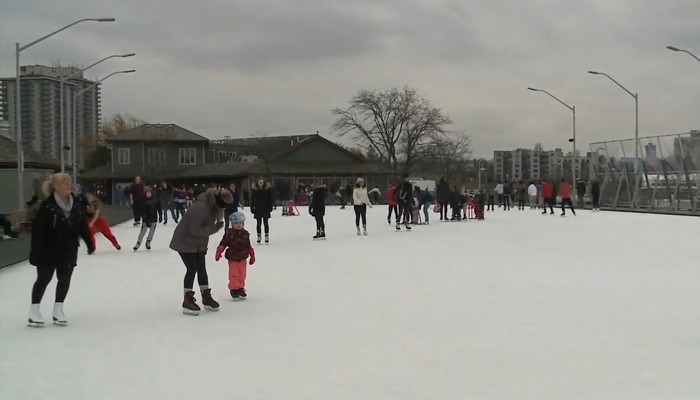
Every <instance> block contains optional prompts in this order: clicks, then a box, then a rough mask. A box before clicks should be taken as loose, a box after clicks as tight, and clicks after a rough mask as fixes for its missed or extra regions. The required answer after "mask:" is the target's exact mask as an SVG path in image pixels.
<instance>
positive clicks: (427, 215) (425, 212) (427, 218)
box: [423, 203, 430, 222]
mask: <svg viewBox="0 0 700 400" xmlns="http://www.w3.org/2000/svg"><path fill="white" fill-rule="evenodd" d="M423 215H424V216H425V222H430V203H423Z"/></svg>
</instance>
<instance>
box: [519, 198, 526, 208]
mask: <svg viewBox="0 0 700 400" xmlns="http://www.w3.org/2000/svg"><path fill="white" fill-rule="evenodd" d="M524 209H525V199H524V198H522V197H518V210H524Z"/></svg>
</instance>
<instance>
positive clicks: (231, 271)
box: [228, 260, 248, 290]
mask: <svg viewBox="0 0 700 400" xmlns="http://www.w3.org/2000/svg"><path fill="white" fill-rule="evenodd" d="M247 269H248V260H240V261H229V262H228V288H229V290H237V289H241V288H245V277H246V272H247Z"/></svg>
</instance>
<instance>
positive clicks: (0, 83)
mask: <svg viewBox="0 0 700 400" xmlns="http://www.w3.org/2000/svg"><path fill="white" fill-rule="evenodd" d="M78 71H80V69H79V68H75V67H47V66H44V65H30V66H22V67H20V82H21V89H22V91H21V93H20V97H21V98H20V101H21V102H22V103H21V104H22V109H21V112H22V116H21V118H22V143H23V145H24V147H25V148H30V149H32V150H34V151H37V152H40V153H42V154H44V155H47V156H50V157H53V158H54V159H57V160H58V159H60V157H61V153H60V152H61V145H60V143H61V139H60V133H61V114H60V107H61V100H60V98H61V97H60V81H61V78H63V77H66V76H70V75H72V74H74V73H76V72H78ZM93 83H95V81H91V80H88V79H85V78H83V76H82V74H80V75H78V76H77V77H76V78H72V79H70V80H68V81H66V82H65V85H64V92H63V96H64V106H63V108H64V110H66V107H68V105H70V109H68V110H67V111H64V115H63V118H64V125H63V126H64V130H65V136H64V140H65V143H64V146H71V145H72V136H71V132H72V127H73V121H72V117H71V116H72V105H73V100H74V99H75V101H76V104H75V105H76V125H75V127H76V138H77V142H78V143H79V145H78V146H77V152H78V155H77V159H78V165H81V164H82V157H83V155H82V154H81V150H82V148H83V147H84V146H86V145H94V144H95V143H96V139H97V134H98V128H99V126H100V118H101V113H100V110H101V101H100V99H101V97H100V87H99V85H95V86H94V88H93V89H91V90H86V91H85V92H83V93H82V94H81V95H79V96H77V97H74V96H75V94H76V93H77V92H79V91H81V90H83V89H85V88H87V87H89V86H90V85H92V84H93ZM15 87H16V81H15V77H11V78H0V125H2V124H3V121H4V124H6V125H9V126H10V136H11V137H12V139H13V140H14V139H15V137H16V134H15V129H14V126H15V119H16V114H17V112H16V108H15V99H16V97H15V95H16V92H15ZM81 144H82V146H81ZM64 156H65V160H66V163H67V164H70V163H72V159H71V151H65V152H64Z"/></svg>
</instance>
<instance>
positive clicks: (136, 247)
mask: <svg viewBox="0 0 700 400" xmlns="http://www.w3.org/2000/svg"><path fill="white" fill-rule="evenodd" d="M139 247H141V242H136V244H135V245H134V251H136V250H138V249H139Z"/></svg>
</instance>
